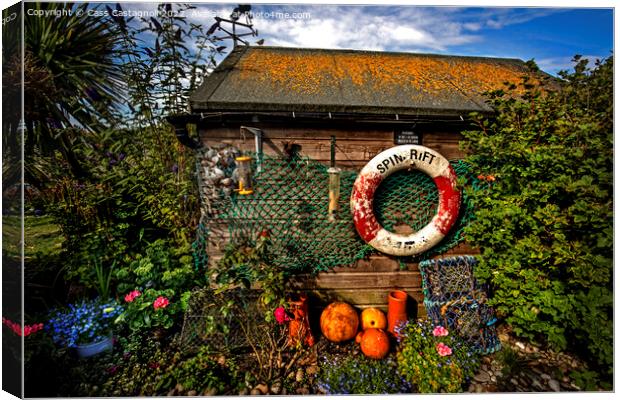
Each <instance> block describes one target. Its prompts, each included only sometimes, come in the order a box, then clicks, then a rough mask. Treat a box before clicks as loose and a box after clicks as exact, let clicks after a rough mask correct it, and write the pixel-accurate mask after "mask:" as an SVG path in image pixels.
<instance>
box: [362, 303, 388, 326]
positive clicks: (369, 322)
mask: <svg viewBox="0 0 620 400" xmlns="http://www.w3.org/2000/svg"><path fill="white" fill-rule="evenodd" d="M386 327H387V319H386V318H385V314H384V313H383V311H381V310H379V309H378V308H372V307H371V308H367V309H365V310H364V311H362V330H363V331H365V330H366V329H368V328H377V329H385V328H386Z"/></svg>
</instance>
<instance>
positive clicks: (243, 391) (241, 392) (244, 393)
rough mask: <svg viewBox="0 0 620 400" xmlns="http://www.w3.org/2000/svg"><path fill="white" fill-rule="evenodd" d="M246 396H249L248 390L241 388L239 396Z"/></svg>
mask: <svg viewBox="0 0 620 400" xmlns="http://www.w3.org/2000/svg"><path fill="white" fill-rule="evenodd" d="M248 394H250V389H248V388H243V390H241V391H239V396H247V395H248Z"/></svg>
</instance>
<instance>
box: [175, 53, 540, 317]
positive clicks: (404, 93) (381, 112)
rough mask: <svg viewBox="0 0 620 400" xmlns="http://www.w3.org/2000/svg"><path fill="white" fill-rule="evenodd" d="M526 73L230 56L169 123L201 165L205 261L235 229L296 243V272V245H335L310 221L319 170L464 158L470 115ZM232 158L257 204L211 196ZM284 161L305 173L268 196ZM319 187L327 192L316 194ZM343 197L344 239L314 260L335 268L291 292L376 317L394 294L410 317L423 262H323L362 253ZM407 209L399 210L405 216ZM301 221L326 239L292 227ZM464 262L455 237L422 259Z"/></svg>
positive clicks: (362, 56)
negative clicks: (390, 152)
mask: <svg viewBox="0 0 620 400" xmlns="http://www.w3.org/2000/svg"><path fill="white" fill-rule="evenodd" d="M526 74H528V68H527V66H526V65H525V63H524V62H523V61H520V60H516V59H499V58H483V57H462V56H447V55H430V54H408V53H388V52H370V51H351V50H322V49H298V48H283V47H253V46H252V47H237V48H235V49H234V50H233V51H232V52H231V53H230V54H229V55H228V56H227V57H226V59H225V60H223V61H222V63H221V64H220V65H219V66H218V67H217V68H216V69H215V71H214V72H213V73H212V74H211V75H209V76H208V77H207V78H206V79H205V81H204V83H203V84H202V86H201V87H200V88H199V89H198V90H196V92H195V93H193V94H192V95H191V97H190V105H191V114H190V115H186V116H178V117H172V118H170V120H171V122H173V123H174V124H175V126H177V136H178V137H179V139H180V140H181V141H182V142H183V143H185V144H187V145H189V146H191V147H193V148H195V149H196V150H197V151H199V152H200V154H201V157H200V159H199V165H198V166H197V168H198V171H199V177H200V179H199V181H200V182H199V184H200V190H201V195H202V196H203V198H202V201H203V215H202V218H203V219H202V226H201V229H203V231H204V232H205V242H204V244H203V245H204V250H205V252H206V255H207V256H208V261H205V262H208V263H214V262H217V260H218V259H219V257H221V254H222V250H223V248H224V246H225V245H226V244H227V243H229V242H231V241H234V240H236V237H237V236H238V234H239V232H240V230H239V229H240V228H239V226H240V225H239V224H241V225H243V227H244V229H245V231H244V232H245V234H246V235H249V236H254V237H255V236H256V235H258V234H259V233H260V231H261V230H262V229H264V228H269V229H276V230H278V232H279V233H278V234H279V235H280V236H281V237H282V240H284V239H290V238H293V237H294V238H296V239H295V240H296V241H297V242H296V243H298V244H299V243H301V244H300V246H299V248H297V249H296V250H295V252H292V253H290V254H288V258H287V259H286V260H285V261H283V262H291V263H295V260H294V258H295V257H307V256H308V254H307V253H310V252H311V251H312V250H311V247H312V245H311V244H310V242H309V241H306V242H304V241H303V240H302V236H300V235H302V234H305V235H306V236H309V237H308V238H307V239H308V240H313V237H312V235H314V240H315V241H317V240H323V239H325V238H327V237H333V235H334V233H333V232H335V230H334V229H336V228H331V227H329V226H328V225H327V224H328V223H327V222H325V221H323V222H320V224H319V222H317V221H318V220H321V219H324V218H325V217H326V213H324V212H322V211H321V212H318V211H317V210H318V208H321V207H322V206H321V204H324V209H325V210H326V209H327V204H328V193H327V179H328V178H327V173H326V171H327V168H328V167H330V166H334V167H337V168H340V169H341V170H342V171H343V173H349V175H348V176H349V177H351V176H352V177H354V176H355V173H356V171H359V170H360V169H361V168H362V167H363V166H364V165H365V164H366V163H367V162H368V161H369V160H370V159H371V158H372V157H374V156H375V155H376V154H378V153H380V152H381V151H384V150H386V149H388V148H391V147H393V146H395V145H397V144H421V145H423V146H426V147H429V148H431V149H433V150H436V151H437V152H439V153H441V154H442V155H443V156H444V157H445V158H447V159H450V160H458V159H460V158H462V156H463V154H462V153H461V151H460V150H459V141H460V140H461V139H462V136H461V134H460V132H461V131H463V130H464V129H471V125H470V124H469V122H468V115H469V113H471V112H481V113H489V112H491V109H490V108H489V106H488V105H487V104H486V103H485V99H484V96H483V93H484V92H486V91H489V90H492V89H500V88H502V87H503V85H504V83H505V82H512V83H518V82H520V81H521V78H522V77H523V76H524V75H526ZM185 122H193V123H195V124H197V127H198V134H199V138H198V139H197V140H196V139H192V138H190V137H189V136H188V134H187V131H186V129H185V127H184V123H185ZM239 153H244V154H250V155H253V157H255V163H253V164H252V165H253V168H254V176H255V177H257V176H258V177H259V179H257V181H256V182H255V185H254V186H255V187H254V189H255V190H254V193H253V194H251V195H247V196H241V195H239V194H238V193H234V192H233V193H231V191H230V190H228V191H226V190H222V189H225V188H223V187H222V185H214V184H213V179H212V178H213V177H211V176H209V175H210V174H212V173H215V175H216V176H215V178H217V179H219V180H221V178H222V174H221V173H223V172H225V170H226V168H225V167H227V166H230V162H228V163H226V160H225V159H229V161H230V157H231V156H234V155H238V154H239ZM257 154H261V156H260V157H257V156H256V155H257ZM223 159H224V161H222V160H223ZM292 159H294V160H297V162H298V163H299V162H302V161H300V160H303V162H305V163H306V164H304V168H306V169H305V170H304V171H301V170H300V169H299V168H298V167H293V168H292V169H290V170H288V175H287V176H288V178H286V179H288V180H287V182H285V183H283V184H282V185H281V186H279V187H278V188H279V190H280V191H279V192H278V191H277V190H275V191H274V190H270V189H266V188H265V187H264V186H265V185H269V184H273V185H277V184H278V181H279V180H280V181H281V180H283V179H285V178H283V177H284V176H285V175H282V173H281V172H280V175H278V176H270V177H268V178H266V177H264V175H265V174H266V171H268V170H269V169H273V168H274V165H275V166H278V167H279V168H280V167H283V166H290V165H291V164H290V162H291V160H292ZM278 160H282V163H280V164H278ZM222 162H223V164H222ZM214 163H215V164H217V166H215V167H214V165H215V164H214ZM261 163H262V164H261ZM287 163H288V164H287ZM222 165H224V166H222ZM321 166H324V168H321ZM209 168H211V169H209ZM296 168H297V169H296ZM280 171H281V170H280ZM228 172H230V171H228ZM228 172H226V174H228ZM474 173H475V171H474ZM218 174H219V175H218ZM261 174H262V175H261ZM317 175H321V177H320V178H318V177H317ZM261 177H262V178H261ZM304 177H306V178H307V179H310V180H304V179H306V178H304ZM343 177H344V175H343ZM233 178H234V177H233ZM317 179H319V180H318V181H317ZM321 181H324V182H325V184H324V185H322V184H319V183H317V182H321ZM346 188H347V186H346V185H344V186H343V191H342V193H341V194H340V205H341V207H340V210H339V215H338V218H339V222H338V223H339V225H338V229H339V231H338V232H341V231H346V232H345V233H346V235H347V236H346V240H344V239H342V240H341V241H340V242H338V243H336V244H334V243H331V244H330V246H331V247H330V246H327V245H325V246H324V249H323V250H321V252H323V254H322V255H321V260H332V261H330V262H326V264H325V265H328V266H327V267H322V268H318V270H320V271H321V272H318V274H317V273H311V272H316V271H311V269H312V268H309V269H308V268H307V269H306V270H304V269H303V268H301V269H300V273H299V274H298V275H296V276H295V277H294V279H293V281H292V287H294V288H298V289H303V290H306V291H308V292H310V293H312V294H314V295H315V298H318V299H321V300H323V301H329V300H333V299H341V300H345V301H348V302H350V303H352V304H355V305H357V306H359V307H367V306H378V307H380V308H383V309H385V308H386V305H387V293H388V291H389V290H390V289H393V288H402V289H404V290H405V291H407V292H408V293H409V294H410V295H411V297H412V298H413V299H415V300H416V301H417V302H418V307H419V312H424V310H423V307H422V299H423V296H422V290H421V276H420V272H419V270H418V262H419V261H420V257H418V258H398V257H392V256H387V255H384V254H381V253H379V252H372V251H370V252H369V251H363V252H362V253H363V254H361V253H360V252H357V253H356V255H355V257H348V258H347V257H345V258H342V259H341V260H344V261H345V263H344V264H338V262H339V261H338V259H337V257H336V258H333V259H330V255H331V253H330V252H341V251H346V250H347V249H350V248H351V247H352V246H357V245H358V244H357V243H359V242H361V239H360V238H359V237H358V236H357V234H356V232H355V230H354V229H353V225H352V222H351V218H350V210H349V207H348V201H349V196H350V192H346ZM261 190H263V191H267V190H269V193H271V194H270V196H271V197H269V198H266V197H261V196H262V194H261V193H262V192H261ZM274 193H275V194H274ZM278 193H280V194H279V195H280V197H277V196H278ZM293 193H294V195H293ZM304 196H306V197H308V198H307V199H306V197H304ZM317 199H319V200H317ZM323 199H324V200H323ZM317 201H318V204H319V205H318V206H317ZM323 201H324V203H323ZM239 202H245V203H244V204H250V203H251V204H253V205H252V206H251V207H252V208H251V210H250V211H247V210H246V212H245V213H241V212H237V213H236V214H235V213H231V211H230V210H231V209H232V208H234V207H239V204H240V203H239ZM252 202H254V203H252ZM276 204H277V205H278V206H277V207H279V208H278V209H279V210H281V211H279V212H280V215H279V216H275V217H274V216H271V217H269V218H267V219H269V221H266V220H265V218H266V217H260V218H262V220H261V219H260V218H259V217H258V216H259V214H260V213H261V212H262V210H264V209H265V208H266V207H272V206H273V207H275V205H276ZM409 206H410V205H409V204H402V208H403V210H405V211H406V209H407V208H408V207H409ZM313 207H314V208H313ZM317 207H318V208H317ZM315 209H316V210H315ZM313 210H314V211H317V214H316V215H315V214H312V213H313V212H314V211H313ZM419 215H421V214H419ZM300 221H301V222H300ZM304 221H305V222H307V223H317V224H319V225H320V226H321V227H323V228H321V229H322V230H319V229H318V228H316V229H315V228H312V227H311V228H307V227H304V226H301V225H303V223H304ZM317 226H318V225H317ZM325 226H328V228H325ZM238 228H239V229H238ZM304 229H305V230H304ZM312 229H315V230H312ZM394 229H398V227H396V228H394ZM322 232H324V233H322ZM343 237H344V236H343ZM362 244H363V243H362ZM300 249H301V250H300ZM472 253H475V251H474V250H473V249H472V248H471V247H469V246H468V245H467V244H466V243H464V242H463V241H462V238H461V239H459V238H456V239H455V238H453V243H452V245H450V246H447V247H446V246H444V247H443V250H442V251H441V252H439V253H438V252H435V253H430V254H427V255H425V257H444V256H447V255H465V254H472ZM422 258H423V257H422ZM205 260H207V258H205ZM313 262H314V263H317V264H316V265H318V264H320V262H323V261H318V258H316V257H315V258H310V259H307V260H306V264H305V265H307V263H313Z"/></svg>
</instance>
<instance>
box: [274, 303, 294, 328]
mask: <svg viewBox="0 0 620 400" xmlns="http://www.w3.org/2000/svg"><path fill="white" fill-rule="evenodd" d="M273 316H274V317H276V322H277V323H278V324H280V325H282V324H283V323H285V322H286V321H290V318H289V316H288V315H286V310H285V309H284V307H278V308H276V309H275V310H274V311H273Z"/></svg>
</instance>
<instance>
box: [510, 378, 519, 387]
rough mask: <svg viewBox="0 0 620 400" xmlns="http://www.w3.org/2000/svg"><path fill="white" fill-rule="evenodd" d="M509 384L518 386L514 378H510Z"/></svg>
mask: <svg viewBox="0 0 620 400" xmlns="http://www.w3.org/2000/svg"><path fill="white" fill-rule="evenodd" d="M510 383H512V384H513V385H515V386H519V381H517V380H516V379H515V378H510Z"/></svg>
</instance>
